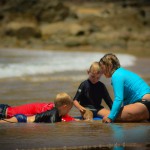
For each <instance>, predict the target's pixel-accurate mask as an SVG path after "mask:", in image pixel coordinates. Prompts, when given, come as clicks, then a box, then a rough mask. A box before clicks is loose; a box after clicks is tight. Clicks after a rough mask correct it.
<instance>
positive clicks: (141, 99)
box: [99, 53, 150, 123]
mask: <svg viewBox="0 0 150 150" xmlns="http://www.w3.org/2000/svg"><path fill="white" fill-rule="evenodd" d="M99 63H100V66H101V67H102V70H103V74H104V75H105V77H106V78H111V84H112V87H113V91H114V102H113V106H112V109H111V111H110V113H109V114H108V115H106V116H103V122H108V123H110V122H113V121H123V122H136V121H143V120H148V119H150V87H149V85H148V84H147V83H146V82H145V81H144V80H143V79H142V78H141V77H140V76H138V75H137V74H135V73H133V72H131V71H129V70H126V69H124V68H122V67H121V66H120V62H119V60H118V58H117V57H116V56H115V55H114V54H111V53H109V54H106V55H104V56H103V57H102V58H101V59H100V62H99Z"/></svg>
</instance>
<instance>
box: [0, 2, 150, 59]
mask: <svg viewBox="0 0 150 150" xmlns="http://www.w3.org/2000/svg"><path fill="white" fill-rule="evenodd" d="M0 27H1V28H0V35H1V36H0V44H1V47H30V48H53V49H70V50H71V49H75V50H81V49H85V50H93V51H94V50H96V51H101V50H105V51H113V52H116V51H121V52H129V53H136V54H140V55H141V54H143V55H148V56H150V52H149V48H150V30H149V29H150V2H149V1H148V0H142V1H141V0H116V1H112V0H102V1H98V0H95V1H94V2H93V1H92V0H82V1H81V0H72V1H68V0H63V1H61V0H55V1H54V0H1V1H0Z"/></svg>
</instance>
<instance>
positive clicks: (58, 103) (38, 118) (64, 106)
mask: <svg viewBox="0 0 150 150" xmlns="http://www.w3.org/2000/svg"><path fill="white" fill-rule="evenodd" d="M54 104H55V107H54V108H53V109H52V110H48V111H46V112H43V113H40V114H36V115H33V116H26V115H23V114H17V115H15V116H14V117H12V118H9V119H2V120H0V123H6V122H11V123H15V122H22V123H26V122H35V123H39V122H44V123H55V122H61V120H62V116H65V115H66V114H68V113H69V111H70V110H71V108H72V106H73V101H72V99H71V97H70V96H69V95H68V94H67V93H59V94H57V96H56V99H55V100H54ZM72 120H73V119H72Z"/></svg>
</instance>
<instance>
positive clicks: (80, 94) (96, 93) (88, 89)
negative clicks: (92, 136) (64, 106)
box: [73, 62, 113, 120]
mask: <svg viewBox="0 0 150 150" xmlns="http://www.w3.org/2000/svg"><path fill="white" fill-rule="evenodd" d="M88 75H89V77H88V79H87V80H85V81H83V82H82V83H81V84H80V86H79V88H78V90H77V93H76V95H75V97H74V99H73V103H74V105H75V106H76V107H77V109H79V110H80V112H81V115H82V117H83V119H85V120H88V119H89V118H86V117H87V116H86V115H84V113H85V112H86V110H87V109H88V110H90V111H92V112H93V117H96V116H97V115H98V116H106V115H107V114H109V110H107V109H105V108H104V107H103V106H102V105H101V103H102V99H103V100H104V101H105V102H106V104H107V105H108V107H109V108H110V109H111V107H112V104H113V102H112V99H111V97H110V96H109V93H108V91H107V89H106V87H105V85H104V84H103V83H102V82H100V81H99V79H100V78H101V76H102V71H101V68H100V66H99V63H98V62H94V63H92V65H91V66H90V69H89V70H88Z"/></svg>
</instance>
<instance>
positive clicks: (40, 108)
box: [7, 102, 54, 118]
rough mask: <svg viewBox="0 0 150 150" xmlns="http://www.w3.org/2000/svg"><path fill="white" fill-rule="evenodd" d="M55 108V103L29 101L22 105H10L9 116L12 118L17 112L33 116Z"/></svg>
mask: <svg viewBox="0 0 150 150" xmlns="http://www.w3.org/2000/svg"><path fill="white" fill-rule="evenodd" d="M53 108H54V103H42V102H41V103H40V102H39V103H37V102H36V103H29V104H24V105H20V106H10V107H8V108H7V118H11V117H13V116H14V115H16V114H24V115H26V116H32V115H35V114H39V113H42V112H45V111H47V110H51V109H53Z"/></svg>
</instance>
